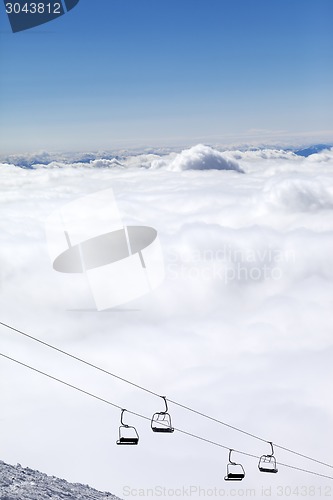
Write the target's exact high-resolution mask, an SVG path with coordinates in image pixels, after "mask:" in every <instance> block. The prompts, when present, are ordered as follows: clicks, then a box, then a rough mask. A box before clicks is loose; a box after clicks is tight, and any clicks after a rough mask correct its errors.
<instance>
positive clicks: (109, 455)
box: [0, 146, 333, 498]
mask: <svg viewBox="0 0 333 500" xmlns="http://www.w3.org/2000/svg"><path fill="white" fill-rule="evenodd" d="M166 153H167V154H153V153H151V152H145V153H144V154H140V155H134V154H128V155H125V154H122V155H119V158H118V160H117V161H119V162H120V163H121V164H122V165H124V167H121V166H117V165H116V166H113V164H114V162H112V158H106V159H105V161H104V160H103V159H101V162H100V163H98V164H97V165H98V166H99V168H92V167H93V162H94V161H95V160H93V159H91V158H90V159H89V161H88V163H83V162H81V163H80V164H79V166H78V164H77V163H74V164H73V165H71V164H65V162H60V160H59V163H61V165H62V167H61V168H58V167H57V162H55V163H53V165H52V168H45V166H44V167H43V168H41V167H37V168H35V169H34V170H29V169H22V168H18V167H15V166H13V165H0V185H1V199H0V200H1V201H0V202H1V213H2V217H1V220H0V229H1V231H0V299H1V304H2V316H1V318H0V320H1V321H5V322H8V323H11V324H13V325H14V326H16V327H18V328H25V329H26V330H27V331H28V332H31V333H33V334H35V335H36V336H38V337H40V338H42V339H44V340H46V341H50V342H51V343H54V344H56V345H58V346H60V347H62V348H64V349H67V350H69V351H71V352H73V353H74V354H77V355H79V356H83V357H85V358H87V359H89V360H91V361H93V362H95V363H97V364H99V365H102V366H103V367H105V368H106V369H109V370H111V371H114V372H116V373H119V374H120V375H122V376H124V377H126V378H129V379H133V380H134V381H136V382H138V383H140V384H142V385H145V386H147V387H149V388H152V389H153V390H156V391H157V392H158V393H161V394H167V395H168V396H170V397H172V398H173V399H176V400H179V401H181V402H184V403H186V404H189V405H192V406H194V407H197V408H198V409H199V410H203V411H204V412H207V413H211V414H213V415H214V416H217V417H220V418H222V419H223V420H225V421H227V422H230V423H231V424H233V425H236V426H240V427H243V428H245V429H247V430H249V431H250V432H254V433H256V434H259V435H263V437H265V438H267V439H273V440H274V441H276V442H277V443H280V444H283V445H286V446H287V447H290V448H293V449H296V450H299V451H301V452H304V453H306V454H310V455H311V454H313V455H314V456H318V457H319V459H323V460H324V461H328V462H330V460H331V458H330V449H329V446H328V445H327V443H328V442H329V438H330V437H331V434H332V433H331V430H330V429H331V421H332V416H333V405H332V402H331V400H330V398H328V397H327V394H330V391H331V380H332V363H331V357H332V352H333V339H332V327H333V319H332V305H331V297H332V293H333V274H332V269H333V256H332V245H333V218H332V190H331V188H330V186H331V185H332V168H331V163H330V162H331V160H329V159H327V161H326V160H325V161H321V155H323V154H324V153H320V154H319V155H313V156H318V161H317V162H316V161H315V159H314V158H313V157H309V158H302V157H297V156H296V155H294V154H293V153H291V152H283V151H280V150H276V152H273V151H270V152H269V151H266V152H260V151H245V152H233V151H228V152H224V153H223V154H221V153H218V152H216V151H214V150H212V149H211V148H206V147H205V146H197V147H196V148H192V149H190V150H188V151H185V152H183V153H176V152H174V153H170V151H168V152H166ZM325 154H327V153H325ZM228 159H234V160H235V161H236V162H237V165H239V167H240V168H241V169H242V170H244V172H245V174H244V175H239V172H238V171H237V168H236V169H231V170H227V171H219V169H218V168H216V166H218V165H225V164H228V163H227V161H228ZM96 161H98V162H99V161H100V160H96ZM110 161H111V164H110ZM89 162H92V163H89ZM155 162H157V163H158V166H159V168H156V165H155V164H154V163H155ZM97 165H95V166H97ZM212 165H213V166H214V165H215V169H213V170H211V169H208V170H205V168H204V167H205V166H206V167H207V166H210V167H212ZM229 165H230V164H229ZM110 166H111V167H112V168H109V167H110ZM151 166H152V167H153V168H150V167H151ZM175 166H177V168H176V167H175ZM137 167H138V168H137ZM139 167H144V168H139ZM171 167H172V168H171ZM198 167H200V168H198ZM176 170H178V171H176ZM179 170H181V175H180V173H179ZM107 187H112V189H113V191H114V193H115V196H116V198H117V203H118V206H119V209H120V210H121V214H122V217H123V220H124V222H125V223H127V224H137V223H139V224H146V225H151V226H152V227H155V228H156V229H157V230H158V232H159V236H160V239H161V243H162V246H163V249H164V254H165V261H166V271H167V277H166V280H165V283H164V284H163V286H161V287H160V288H159V289H158V290H157V291H156V292H155V293H153V294H151V295H147V296H146V297H145V298H142V299H141V300H139V301H136V302H133V303H131V304H128V307H124V308H122V309H120V310H117V311H111V312H104V313H97V312H95V311H94V310H93V305H92V303H91V301H90V297H89V295H87V294H86V293H87V290H86V289H85V288H82V287H80V286H78V284H77V282H76V281H75V277H72V276H70V275H67V276H65V275H61V274H57V273H56V272H55V271H53V270H52V268H51V264H50V261H49V258H48V252H47V245H46V241H45V235H44V222H45V219H46V218H47V216H48V215H49V214H50V213H51V212H52V211H53V210H54V209H57V208H59V207H60V206H62V205H63V204H64V203H66V202H68V201H70V200H73V199H75V198H77V197H79V196H83V195H85V194H87V193H91V192H95V191H98V190H101V189H105V188H107ZM0 331H1V349H0V351H3V352H5V353H8V354H10V355H13V356H14V357H17V358H19V359H22V360H23V361H25V362H27V363H30V364H33V365H35V366H36V367H38V368H40V369H42V370H45V371H48V372H50V373H52V374H54V375H56V376H58V377H60V378H63V379H65V380H68V381H70V382H72V383H74V384H77V385H78V386H82V387H83V388H85V389H87V390H90V391H91V392H94V393H96V394H98V395H100V396H101V397H105V398H106V399H111V400H113V401H115V402H116V403H118V404H120V405H124V406H125V407H128V408H133V409H134V410H137V411H139V412H143V413H145V414H147V415H150V414H152V413H153V412H154V411H156V410H157V408H159V407H160V406H161V401H159V400H157V399H156V398H154V397H151V396H149V395H146V394H145V393H141V392H140V391H137V390H134V389H133V388H129V387H127V386H126V385H123V384H122V383H120V382H117V381H115V380H112V379H109V378H107V377H105V376H103V375H102V374H98V373H94V371H93V370H90V369H88V368H87V367H82V366H80V365H78V364H73V362H72V361H69V360H66V359H63V358H62V357H61V356H60V355H57V354H55V353H52V352H49V351H47V350H45V348H43V347H42V346H39V345H37V344H36V345H35V344H32V343H31V342H30V341H28V340H27V339H26V340H24V339H23V338H20V337H18V336H16V335H15V334H14V333H10V332H7V331H6V330H4V329H3V328H1V330H0ZM0 375H1V382H2V411H1V419H2V420H1V426H0V434H1V435H0V438H1V443H2V455H1V459H2V460H5V461H8V462H11V463H16V462H17V461H19V462H20V463H22V465H24V466H30V467H34V468H37V469H39V470H44V471H45V472H48V473H49V474H51V475H52V474H55V475H58V476H60V477H65V478H66V479H68V480H70V481H81V482H83V483H90V484H91V485H92V486H94V487H97V488H99V489H103V490H110V491H112V492H113V493H115V494H117V495H118V496H120V497H124V495H123V487H124V486H125V485H129V486H132V487H133V488H138V487H143V488H148V487H153V486H155V485H156V484H160V485H165V486H166V487H169V488H173V487H176V486H180V485H186V484H193V483H194V484H198V485H201V486H202V487H203V488H205V487H215V486H216V487H218V488H225V489H228V488H229V486H228V485H227V484H226V483H224V481H223V475H224V469H225V463H226V461H227V452H226V451H223V450H221V449H219V448H215V447H213V446H209V445H206V444H204V443H200V442H199V441H198V442H197V441H195V440H191V439H190V438H188V437H186V436H181V435H178V434H177V433H175V434H174V435H172V436H154V435H152V433H151V432H150V429H149V423H145V422H143V421H141V420H139V419H136V418H134V417H133V423H134V425H136V426H137V427H138V430H139V432H140V437H141V443H140V445H139V446H138V448H137V449H135V450H133V449H128V448H127V449H125V450H124V449H122V450H119V448H120V447H116V446H115V444H114V443H115V439H116V433H117V426H118V420H119V412H118V411H116V410H113V409H112V408H109V407H107V406H104V405H103V404H102V403H98V402H97V401H96V402H94V401H93V400H90V399H89V398H87V397H86V396H84V395H79V394H77V393H75V392H72V391H71V390H70V389H65V388H62V387H61V386H58V385H57V384H56V383H55V382H54V383H53V382H51V381H49V380H44V379H42V377H41V376H39V375H37V374H33V373H30V372H29V371H27V370H26V369H24V368H18V367H17V366H15V365H12V364H10V363H9V362H7V361H5V360H3V359H0ZM170 410H171V412H172V415H173V419H174V422H173V423H174V425H175V426H176V427H184V428H185V429H188V430H190V431H193V432H196V433H199V434H202V435H204V436H206V437H208V438H213V439H216V440H217V441H219V442H221V443H223V444H226V445H227V446H232V447H235V448H236V447H238V448H240V449H244V450H245V451H248V452H250V453H255V454H260V453H264V452H265V451H266V447H265V445H264V444H262V443H260V442H256V441H253V440H250V439H247V438H245V437H244V436H242V435H238V434H237V433H235V432H233V431H231V430H228V429H226V428H221V427H219V426H217V425H214V424H213V423H209V422H206V421H204V420H201V419H199V418H194V416H191V415H189V414H187V413H186V412H185V411H181V410H180V409H177V408H175V407H171V408H170ZM131 420H132V419H131ZM304 436H306V439H305V438H304ZM169 438H170V439H169ZM64 450H65V451H64ZM267 451H268V450H267ZM276 451H277V455H278V459H279V460H280V461H283V462H290V463H292V464H294V465H296V466H305V468H313V466H314V468H316V466H315V464H311V463H307V462H306V461H303V460H301V459H300V458H297V457H292V456H289V455H288V454H287V453H285V452H282V451H281V450H279V451H278V450H276ZM238 458H240V459H241V460H243V458H241V457H238ZM243 461H244V465H245V466H246V470H247V479H246V483H244V487H246V488H251V487H253V488H256V489H257V493H258V494H257V496H258V498H259V497H260V491H261V485H264V486H265V487H269V486H272V488H273V489H274V488H276V485H277V484H280V485H284V486H287V485H291V486H293V487H294V486H297V485H300V484H302V485H307V486H309V485H315V486H322V487H323V486H325V485H326V484H327V482H326V481H325V480H321V479H318V478H316V477H311V476H306V475H304V474H301V473H300V472H295V471H290V470H288V469H284V468H282V467H281V468H280V471H279V474H278V475H277V476H278V477H277V478H271V477H269V478H267V476H264V475H263V474H261V475H260V474H259V473H258V471H257V467H256V465H257V464H256V462H255V461H253V460H251V459H250V458H244V460H243ZM184 464H186V465H184ZM316 470H318V471H323V469H322V468H321V467H319V466H318V468H316ZM110 471H112V473H110ZM324 472H328V473H329V472H330V470H329V469H328V470H327V469H324ZM242 486H243V485H242ZM308 497H309V498H310V495H308ZM193 498H198V496H197V497H195V496H194V497H193ZM305 498H306V496H305Z"/></svg>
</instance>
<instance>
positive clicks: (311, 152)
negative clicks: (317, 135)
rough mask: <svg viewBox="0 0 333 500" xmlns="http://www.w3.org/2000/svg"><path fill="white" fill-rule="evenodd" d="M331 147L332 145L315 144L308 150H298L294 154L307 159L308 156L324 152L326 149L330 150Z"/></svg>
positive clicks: (307, 148)
mask: <svg viewBox="0 0 333 500" xmlns="http://www.w3.org/2000/svg"><path fill="white" fill-rule="evenodd" d="M331 147H332V144H314V145H313V146H307V147H306V148H302V149H298V150H297V151H294V152H295V154H297V155H298V156H304V157H305V158H307V157H308V156H311V155H314V154H316V153H320V152H321V151H324V149H330V148H331Z"/></svg>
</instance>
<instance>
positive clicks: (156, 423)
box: [151, 396, 175, 433]
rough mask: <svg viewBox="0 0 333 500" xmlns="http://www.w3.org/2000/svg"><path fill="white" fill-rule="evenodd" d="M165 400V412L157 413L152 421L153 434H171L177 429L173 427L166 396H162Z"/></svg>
mask: <svg viewBox="0 0 333 500" xmlns="http://www.w3.org/2000/svg"><path fill="white" fill-rule="evenodd" d="M161 398H162V399H164V403H165V410H164V411H160V412H156V413H154V415H153V416H152V419H151V428H152V431H153V432H168V433H171V432H173V431H174V430H175V429H174V428H173V427H172V425H171V416H170V415H169V413H168V403H167V400H166V397H165V396H161Z"/></svg>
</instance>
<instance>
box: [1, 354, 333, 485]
mask: <svg viewBox="0 0 333 500" xmlns="http://www.w3.org/2000/svg"><path fill="white" fill-rule="evenodd" d="M0 356H1V357H3V358H5V359H7V360H9V361H12V362H14V363H16V364H18V365H21V366H24V367H25V368H28V369H29V370H32V371H34V372H36V373H38V374H40V375H43V376H45V377H47V378H50V379H52V380H54V381H56V382H59V383H60V384H63V385H65V386H67V387H70V388H71V389H74V390H76V391H78V392H80V393H83V394H86V395H87V396H90V397H92V398H94V399H97V400H98V401H101V402H103V403H106V404H108V405H110V406H113V407H114V408H118V409H119V410H121V412H122V414H123V413H124V411H127V412H128V413H130V414H131V415H135V416H136V417H139V418H142V419H144V420H149V421H151V419H150V418H149V417H147V416H145V415H142V414H141V413H137V412H134V411H132V410H125V409H123V408H122V407H121V406H119V405H117V404H116V403H113V402H112V401H109V400H107V399H104V398H101V397H100V396H96V394H93V393H91V392H89V391H86V390H84V389H81V388H80V387H77V386H75V385H73V384H70V383H69V382H66V381H64V380H61V379H59V378H57V377H54V376H53V375H50V374H49V373H46V372H43V371H42V370H38V369H37V368H34V367H33V366H30V365H28V364H26V363H23V362H22V361H19V360H17V359H14V358H12V357H11V356H7V355H6V354H3V353H1V352H0ZM174 430H175V431H177V432H179V433H181V434H184V435H186V436H190V437H193V438H195V439H198V440H200V441H204V442H205V443H208V444H212V445H214V446H218V447H219V448H223V449H225V450H229V452H230V449H231V448H229V447H228V446H225V445H223V444H221V443H218V442H216V441H212V440H210V439H207V438H204V437H202V436H199V435H197V434H193V433H192V432H188V431H185V430H184V429H179V428H176V427H175V428H174ZM232 451H234V452H235V453H239V454H240V455H245V456H247V457H251V458H256V459H258V458H259V459H260V457H259V456H257V455H253V454H251V453H247V452H245V451H241V450H235V449H232ZM277 464H278V465H281V466H282V467H287V468H289V469H293V470H298V471H301V472H305V473H307V474H312V475H314V476H318V477H323V478H326V479H332V480H333V476H328V475H326V474H320V473H318V472H315V471H311V470H308V469H303V468H301V467H296V466H293V465H289V464H284V463H281V462H278V463H277Z"/></svg>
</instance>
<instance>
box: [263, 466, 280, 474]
mask: <svg viewBox="0 0 333 500" xmlns="http://www.w3.org/2000/svg"><path fill="white" fill-rule="evenodd" d="M259 470H260V472H273V473H276V472H278V470H277V468H276V467H274V468H272V469H270V468H268V467H259Z"/></svg>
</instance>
